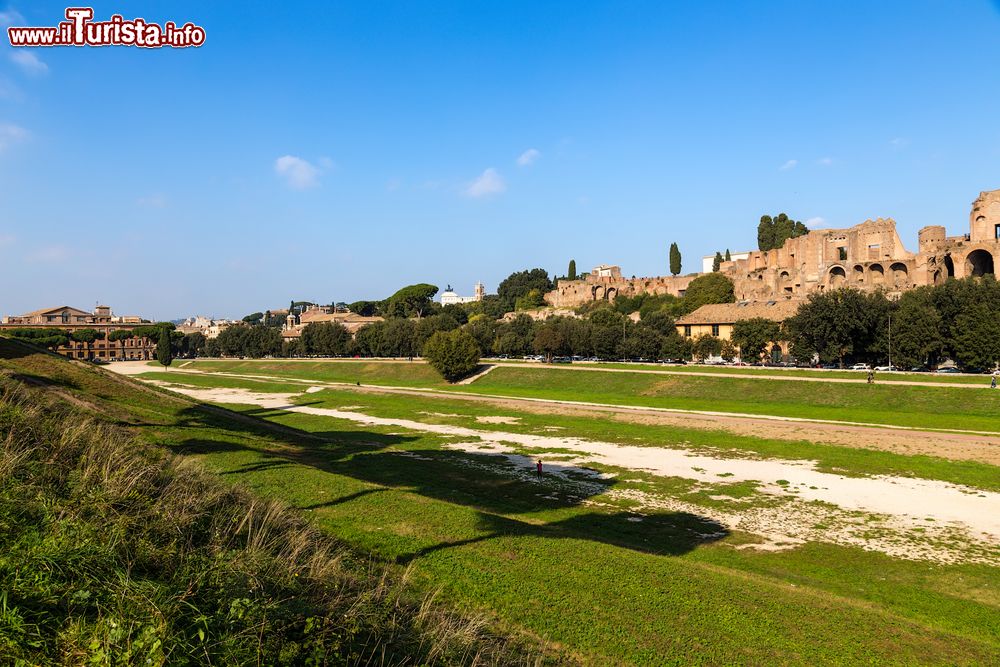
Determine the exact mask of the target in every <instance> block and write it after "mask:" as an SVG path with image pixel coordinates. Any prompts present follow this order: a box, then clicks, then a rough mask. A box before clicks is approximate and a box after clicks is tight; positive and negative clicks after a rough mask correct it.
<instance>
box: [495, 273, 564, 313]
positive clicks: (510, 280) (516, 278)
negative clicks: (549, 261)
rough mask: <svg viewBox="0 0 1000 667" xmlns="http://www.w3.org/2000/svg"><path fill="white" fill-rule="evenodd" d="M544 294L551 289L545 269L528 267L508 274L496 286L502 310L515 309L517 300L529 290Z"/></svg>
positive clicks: (550, 282)
mask: <svg viewBox="0 0 1000 667" xmlns="http://www.w3.org/2000/svg"><path fill="white" fill-rule="evenodd" d="M533 289H534V290H538V292H539V293H540V294H543V295H544V294H545V293H546V292H549V291H551V290H552V281H551V280H549V273H548V271H546V270H545V269H530V270H526V271H517V272H515V273H512V274H510V275H509V276H507V277H506V278H504V280H503V281H502V282H501V283H500V285H499V286H498V287H497V296H499V297H500V300H501V301H502V302H503V306H504V308H505V311H504V312H510V311H513V310H516V305H517V300H518V299H520V298H521V297H523V296H525V295H526V294H527V293H528V292H530V291H531V290H533Z"/></svg>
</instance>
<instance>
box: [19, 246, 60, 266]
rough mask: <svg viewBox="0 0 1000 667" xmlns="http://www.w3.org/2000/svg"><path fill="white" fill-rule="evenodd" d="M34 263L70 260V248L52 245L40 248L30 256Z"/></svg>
mask: <svg viewBox="0 0 1000 667" xmlns="http://www.w3.org/2000/svg"><path fill="white" fill-rule="evenodd" d="M28 259H29V260H30V261H32V262H62V261H63V260H66V259H69V248H67V247H66V246H61V245H50V246H44V247H42V248H39V249H38V250H36V251H35V252H33V253H31V254H30V255H28Z"/></svg>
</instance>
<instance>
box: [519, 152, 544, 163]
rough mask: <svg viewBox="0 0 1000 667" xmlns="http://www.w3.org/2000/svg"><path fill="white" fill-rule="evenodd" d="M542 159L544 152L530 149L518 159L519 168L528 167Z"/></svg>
mask: <svg viewBox="0 0 1000 667" xmlns="http://www.w3.org/2000/svg"><path fill="white" fill-rule="evenodd" d="M540 157H542V152H541V151H540V150H538V149H537V148H529V149H528V150H526V151H524V152H523V153H521V155H520V156H518V158H517V166H518V167H527V166H529V165H532V164H534V163H535V160H537V159H538V158H540Z"/></svg>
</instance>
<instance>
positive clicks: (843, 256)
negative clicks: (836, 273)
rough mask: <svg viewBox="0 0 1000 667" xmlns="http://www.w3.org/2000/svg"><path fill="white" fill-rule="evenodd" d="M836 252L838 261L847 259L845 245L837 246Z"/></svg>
mask: <svg viewBox="0 0 1000 667" xmlns="http://www.w3.org/2000/svg"><path fill="white" fill-rule="evenodd" d="M837 253H838V255H839V256H840V261H842V262H844V261H847V248H846V247H844V246H840V247H838V248H837Z"/></svg>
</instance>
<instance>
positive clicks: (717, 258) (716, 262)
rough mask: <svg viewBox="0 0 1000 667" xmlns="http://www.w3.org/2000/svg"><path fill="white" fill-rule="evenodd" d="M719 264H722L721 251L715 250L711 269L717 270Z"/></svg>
mask: <svg viewBox="0 0 1000 667" xmlns="http://www.w3.org/2000/svg"><path fill="white" fill-rule="evenodd" d="M720 266H722V253H721V252H718V251H716V253H715V259H713V260H712V271H713V272H716V271H718V270H719V267H720Z"/></svg>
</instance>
